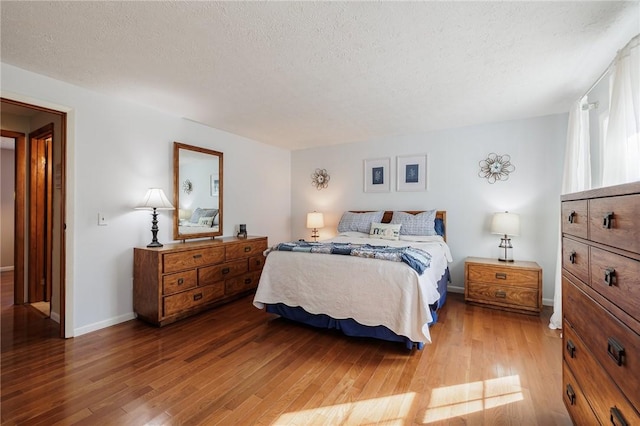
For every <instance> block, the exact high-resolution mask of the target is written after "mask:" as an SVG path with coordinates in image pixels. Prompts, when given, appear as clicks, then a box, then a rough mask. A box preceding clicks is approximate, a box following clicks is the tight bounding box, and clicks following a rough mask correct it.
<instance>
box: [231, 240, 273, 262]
mask: <svg viewBox="0 0 640 426" xmlns="http://www.w3.org/2000/svg"><path fill="white" fill-rule="evenodd" d="M266 249H267V241H266V240H262V241H247V242H242V243H236V244H233V245H232V246H229V247H227V252H226V255H225V259H226V260H233V259H240V258H243V257H249V256H255V255H256V254H258V253H260V254H262V252H263V251H265V250H266Z"/></svg>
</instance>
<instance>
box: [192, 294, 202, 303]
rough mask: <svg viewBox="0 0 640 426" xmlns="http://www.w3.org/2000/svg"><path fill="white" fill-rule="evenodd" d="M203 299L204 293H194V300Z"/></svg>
mask: <svg viewBox="0 0 640 426" xmlns="http://www.w3.org/2000/svg"><path fill="white" fill-rule="evenodd" d="M200 299H202V293H197V294H194V295H193V301H194V302H195V301H196V300H200Z"/></svg>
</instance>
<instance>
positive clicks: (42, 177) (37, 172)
mask: <svg viewBox="0 0 640 426" xmlns="http://www.w3.org/2000/svg"><path fill="white" fill-rule="evenodd" d="M29 148H30V152H29V158H30V167H29V292H28V294H29V303H34V302H41V301H50V300H51V282H52V277H51V274H52V259H53V257H52V251H53V247H52V237H53V234H52V224H53V203H52V196H53V176H52V163H53V161H52V160H53V158H52V157H53V123H51V124H48V125H46V126H44V127H41V128H40V129H38V130H36V131H35V132H33V133H30V134H29Z"/></svg>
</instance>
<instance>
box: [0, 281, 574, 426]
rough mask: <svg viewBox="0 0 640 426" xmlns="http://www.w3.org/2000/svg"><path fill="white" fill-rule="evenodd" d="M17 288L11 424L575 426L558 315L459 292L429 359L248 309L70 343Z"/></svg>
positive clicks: (6, 331)
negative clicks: (506, 308) (479, 302)
mask: <svg viewBox="0 0 640 426" xmlns="http://www.w3.org/2000/svg"><path fill="white" fill-rule="evenodd" d="M12 280H13V275H12V273H11V272H3V273H2V316H1V320H2V325H1V327H2V365H1V367H2V370H1V401H0V402H1V420H2V424H3V425H4V424H6V425H12V424H28V425H30V424H46V425H53V424H87V425H100V424H110V425H143V424H172V425H173V424H191V425H195V424H206V425H215V424H220V425H254V424H256V425H285V424H288V425H372V424H379V425H423V424H428V425H545V426H547V425H570V424H571V421H570V419H569V416H568V414H567V411H566V409H565V408H564V406H563V403H562V391H561V389H562V386H561V339H560V334H559V332H558V331H553V330H550V329H549V328H548V327H547V324H548V320H549V316H550V311H549V310H548V308H546V310H545V311H544V312H543V314H542V315H541V316H540V317H535V316H526V315H521V314H515V313H507V312H501V311H496V310H490V309H485V308H480V307H474V306H467V305H465V304H464V300H463V298H462V297H461V295H458V294H450V295H449V300H448V302H447V305H446V306H445V307H444V308H443V310H442V311H441V315H440V321H439V323H438V324H436V325H434V326H433V327H432V328H431V334H432V338H433V344H431V345H427V346H426V347H425V349H424V350H422V351H416V350H413V351H408V350H407V349H405V348H404V346H403V345H401V344H396V343H389V342H381V341H376V340H370V339H358V338H350V337H345V336H343V335H341V334H339V333H337V332H334V331H328V330H316V329H312V328H308V327H305V326H300V325H297V324H294V323H291V322H288V321H285V320H282V319H279V318H275V317H274V316H271V315H269V314H266V313H264V312H262V311H260V310H258V309H256V308H254V307H253V306H252V305H251V298H250V297H245V298H243V299H241V300H238V301H236V302H234V303H231V304H229V305H226V306H223V307H221V308H218V309H216V310H213V311H210V312H207V313H204V314H201V315H198V316H196V317H193V318H191V319H187V320H184V321H182V322H179V323H176V324H173V325H169V326H167V327H164V328H155V327H151V326H148V325H145V324H144V323H141V322H139V321H137V320H134V321H129V322H126V323H123V324H119V325H116V326H113V327H109V328H106V329H103V330H99V331H96V332H93V333H90V334H86V335H83V336H79V337H76V338H73V339H67V340H64V339H60V338H58V337H56V335H57V327H56V326H55V325H54V324H53V323H52V322H51V320H50V319H46V318H44V316H43V315H42V314H40V313H39V312H38V311H36V310H35V309H33V308H30V307H28V306H12V305H11V300H10V297H11V295H10V294H9V296H7V293H10V288H11V287H12ZM9 282H11V286H10V285H9ZM7 298H9V300H7Z"/></svg>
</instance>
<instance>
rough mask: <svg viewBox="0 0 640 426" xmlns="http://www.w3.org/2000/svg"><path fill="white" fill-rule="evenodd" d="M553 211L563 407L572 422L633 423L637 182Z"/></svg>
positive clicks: (581, 196) (638, 344)
mask: <svg viewBox="0 0 640 426" xmlns="http://www.w3.org/2000/svg"><path fill="white" fill-rule="evenodd" d="M561 210H562V312H563V333H562V338H563V356H562V358H563V363H562V368H563V374H562V377H563V398H564V402H565V405H566V407H567V410H568V411H569V414H570V415H571V417H572V419H573V421H574V423H575V424H578V425H581V424H598V423H599V424H614V425H640V182H634V183H629V184H625V185H618V186H612V187H607V188H599V189H594V190H589V191H585V192H580V193H575V194H568V195H563V196H562V208H561Z"/></svg>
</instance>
